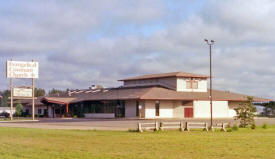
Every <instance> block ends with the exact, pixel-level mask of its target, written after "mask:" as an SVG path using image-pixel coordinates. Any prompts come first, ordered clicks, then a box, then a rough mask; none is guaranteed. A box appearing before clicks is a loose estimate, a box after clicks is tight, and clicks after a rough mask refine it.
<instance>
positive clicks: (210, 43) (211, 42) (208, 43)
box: [204, 39, 214, 129]
mask: <svg viewBox="0 0 275 159" xmlns="http://www.w3.org/2000/svg"><path fill="white" fill-rule="evenodd" d="M204 41H205V42H206V43H207V45H209V52H210V54H209V56H210V96H209V98H210V113H211V121H210V128H211V129H212V127H213V106H212V105H213V104H212V103H213V99H212V45H214V40H211V41H210V42H209V41H208V40H207V39H204Z"/></svg>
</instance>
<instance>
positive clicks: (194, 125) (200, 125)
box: [185, 122, 208, 131]
mask: <svg viewBox="0 0 275 159" xmlns="http://www.w3.org/2000/svg"><path fill="white" fill-rule="evenodd" d="M185 129H186V130H187V131H190V129H204V130H206V131H208V124H207V123H194V122H186V124H185Z"/></svg>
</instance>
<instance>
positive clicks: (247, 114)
mask: <svg viewBox="0 0 275 159" xmlns="http://www.w3.org/2000/svg"><path fill="white" fill-rule="evenodd" d="M235 111H236V113H237V117H236V120H238V119H240V127H247V126H249V125H250V126H251V125H254V124H255V122H254V116H255V112H256V107H255V106H254V104H253V97H247V101H245V102H242V103H241V104H240V105H239V107H238V108H235Z"/></svg>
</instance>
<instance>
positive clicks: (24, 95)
mask: <svg viewBox="0 0 275 159" xmlns="http://www.w3.org/2000/svg"><path fill="white" fill-rule="evenodd" d="M7 78H10V91H11V94H10V95H11V96H10V100H11V101H10V119H11V120H13V113H14V112H13V99H32V120H34V119H35V104H34V99H35V94H34V93H35V92H34V91H35V86H34V79H35V78H38V62H34V60H32V62H24V61H12V59H11V60H10V61H7ZM14 78H31V79H32V86H31V89H30V87H26V86H23V87H16V88H15V87H14V85H13V79H14ZM30 93H31V94H30Z"/></svg>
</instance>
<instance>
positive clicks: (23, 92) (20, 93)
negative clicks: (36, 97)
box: [13, 88, 32, 97]
mask: <svg viewBox="0 0 275 159" xmlns="http://www.w3.org/2000/svg"><path fill="white" fill-rule="evenodd" d="M13 96H14V97H32V89H31V88H13Z"/></svg>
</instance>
